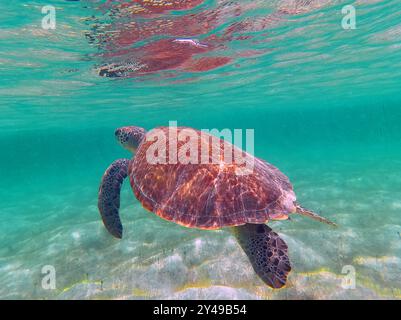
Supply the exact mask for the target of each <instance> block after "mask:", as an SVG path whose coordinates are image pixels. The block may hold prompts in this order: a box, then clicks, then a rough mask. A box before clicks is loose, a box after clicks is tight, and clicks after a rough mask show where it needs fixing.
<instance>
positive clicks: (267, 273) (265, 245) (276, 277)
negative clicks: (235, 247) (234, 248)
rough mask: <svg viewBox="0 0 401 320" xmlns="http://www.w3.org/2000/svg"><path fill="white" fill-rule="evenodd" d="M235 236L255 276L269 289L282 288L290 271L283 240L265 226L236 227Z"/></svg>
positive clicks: (286, 248)
mask: <svg viewBox="0 0 401 320" xmlns="http://www.w3.org/2000/svg"><path fill="white" fill-rule="evenodd" d="M235 234H236V236H237V239H238V241H239V243H240V245H241V247H242V249H243V250H244V251H245V253H246V254H247V256H248V258H249V260H250V261H251V264H252V267H253V269H254V270H255V272H256V274H257V275H258V276H259V277H260V278H261V279H262V280H263V281H264V282H265V283H266V284H267V285H268V286H269V287H272V288H281V287H283V286H284V285H285V283H286V281H287V276H288V273H289V272H290V271H291V264H290V261H289V258H288V247H287V244H286V243H285V242H284V240H283V239H281V238H280V236H279V235H278V234H277V233H275V232H274V231H273V230H272V229H271V228H269V227H268V226H267V225H265V224H245V225H243V226H238V227H235Z"/></svg>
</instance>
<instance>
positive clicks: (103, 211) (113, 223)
mask: <svg viewBox="0 0 401 320" xmlns="http://www.w3.org/2000/svg"><path fill="white" fill-rule="evenodd" d="M129 162H130V160H129V159H118V160H116V161H114V162H113V163H112V164H111V165H110V166H109V167H108V168H107V170H106V172H105V173H104V175H103V177H102V181H101V183H100V188H99V198H98V207H99V211H100V215H101V217H102V220H103V223H104V226H105V227H106V229H107V230H108V231H109V232H110V233H111V234H112V235H113V236H114V237H116V238H119V239H121V237H122V234H123V226H122V224H121V220H120V216H119V209H120V190H121V185H122V183H123V181H124V179H125V178H126V177H127V174H128V165H129Z"/></svg>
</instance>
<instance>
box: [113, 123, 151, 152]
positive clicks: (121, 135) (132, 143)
mask: <svg viewBox="0 0 401 320" xmlns="http://www.w3.org/2000/svg"><path fill="white" fill-rule="evenodd" d="M145 134H146V130H145V129H144V128H141V127H134V126H133V127H121V128H118V129H117V130H116V131H115V132H114V135H115V136H116V139H117V141H118V142H119V143H120V144H121V145H122V146H123V147H124V148H125V149H127V150H129V151H131V152H135V151H136V149H137V148H138V146H139V144H140V143H141V141H142V139H143V138H144V137H145Z"/></svg>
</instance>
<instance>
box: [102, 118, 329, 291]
mask: <svg viewBox="0 0 401 320" xmlns="http://www.w3.org/2000/svg"><path fill="white" fill-rule="evenodd" d="M115 136H116V138H117V140H118V141H119V142H120V143H121V144H122V146H123V147H125V148H126V149H128V150H130V151H131V152H133V153H134V156H133V158H132V159H131V160H130V159H119V160H116V161H114V162H113V163H112V164H111V165H110V166H109V167H108V168H107V170H106V172H105V173H104V175H103V178H102V180H101V184H100V188H99V200H98V207H99V211H100V214H101V217H102V220H103V223H104V225H105V227H106V229H107V230H108V231H109V232H110V233H111V234H112V235H113V236H114V237H116V238H121V237H122V231H123V228H122V225H121V221H120V217H119V207H120V189H121V185H122V183H123V180H124V179H125V178H126V177H127V176H129V180H130V183H131V187H132V189H133V191H134V194H135V196H136V198H137V199H138V200H139V201H140V202H141V204H142V206H143V207H144V208H145V209H147V210H149V211H151V212H154V213H155V214H156V215H158V216H160V217H162V218H164V219H166V220H169V221H172V222H175V223H177V224H180V225H183V226H186V227H190V228H199V229H219V228H222V227H234V228H233V231H234V234H235V235H236V237H237V239H238V241H239V244H240V246H241V247H242V249H243V250H244V251H245V253H246V254H247V256H248V257H249V259H250V261H251V264H252V266H253V268H254V270H255V272H256V273H257V274H258V276H259V277H260V278H261V279H262V280H263V281H264V282H265V283H266V284H267V285H269V286H270V287H272V288H281V287H283V286H284V285H285V283H286V280H287V276H288V273H289V272H290V270H291V265H290V261H289V258H288V252H287V249H288V248H287V244H286V243H285V242H284V240H283V239H282V238H281V237H280V236H279V235H278V234H277V233H275V232H274V231H272V229H271V228H270V227H268V226H267V225H266V223H267V222H268V221H270V220H283V219H288V215H289V214H291V213H293V214H294V213H297V214H301V215H305V216H309V217H311V218H314V219H316V220H319V221H321V222H326V223H328V224H332V225H334V223H333V222H331V221H329V220H327V219H325V218H323V217H321V216H318V215H317V214H316V213H314V212H312V211H310V210H307V209H305V208H303V207H301V206H300V205H299V204H298V203H297V202H296V197H295V194H294V191H293V188H292V185H291V184H290V182H289V180H288V178H287V177H286V176H285V175H284V174H283V173H281V172H280V171H279V170H278V169H277V168H276V167H274V166H272V165H271V164H269V163H267V162H265V161H264V160H261V159H259V158H256V157H253V156H251V155H250V154H249V153H246V152H245V151H242V150H241V149H239V148H237V147H235V146H233V145H232V144H231V143H229V142H227V141H225V140H223V139H220V138H217V137H216V136H212V135H210V134H208V133H205V132H203V131H198V130H195V129H192V128H187V127H158V128H155V129H153V130H151V131H149V132H146V131H145V129H143V128H140V127H135V126H130V127H122V128H119V129H117V130H116V131H115ZM183 137H184V138H183ZM216 150H217V152H216ZM227 150H229V151H228V152H227ZM223 151H224V152H223ZM191 153H192V154H191ZM230 155H231V156H230ZM238 155H239V156H241V157H242V158H241V157H239V156H238ZM163 157H164V158H163ZM167 158H168V159H167ZM163 159H164V160H166V161H163ZM244 160H245V161H244ZM249 164H252V167H251V166H250V165H249Z"/></svg>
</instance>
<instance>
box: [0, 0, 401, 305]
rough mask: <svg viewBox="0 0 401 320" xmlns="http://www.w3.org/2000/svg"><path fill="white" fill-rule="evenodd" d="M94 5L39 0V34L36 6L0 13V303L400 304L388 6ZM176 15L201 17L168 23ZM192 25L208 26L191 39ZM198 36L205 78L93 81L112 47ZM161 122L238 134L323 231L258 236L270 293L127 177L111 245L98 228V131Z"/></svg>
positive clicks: (399, 187) (306, 227)
mask: <svg viewBox="0 0 401 320" xmlns="http://www.w3.org/2000/svg"><path fill="white" fill-rule="evenodd" d="M103 2H105V1H103ZM103 2H102V1H86V2H83V1H80V2H77V1H61V0H57V1H56V0H52V1H51V4H53V5H54V6H55V7H56V9H57V10H56V13H57V16H56V17H57V27H56V29H55V30H44V29H42V28H41V19H42V18H43V16H44V15H43V14H42V13H41V8H42V6H44V5H48V4H49V2H48V1H24V2H22V1H15V0H14V1H7V2H6V3H5V2H2V3H1V4H0V9H1V10H0V21H2V22H1V28H0V43H1V45H0V72H1V77H0V103H1V118H0V150H1V157H0V168H1V170H0V200H1V206H0V214H1V220H2V223H1V224H0V243H1V246H0V270H1V272H0V298H2V299H11V298H18V299H27V298H35V299H79V298H85V299H99V298H107V299H111V298H113V299H143V298H162V299H170V298H182V299H190V298H193V299H198V298H210V299H220V298H245V299H248V298H249V299H282V298H284V299H285V298H288V299H328V298H331V299H351V298H357V299H372V298H386V299H400V297H401V276H400V268H401V234H400V232H401V217H400V211H401V148H400V147H401V143H400V141H401V125H400V123H401V108H400V106H401V95H400V89H401V82H400V79H401V64H400V59H399V57H400V50H401V40H400V39H401V4H400V2H399V1H396V0H384V1H380V0H375V1H373V0H371V1H340V0H338V1H335V0H333V1H330V0H327V1H318V0H316V1H313V0H312V1H295V0H293V1H287V0H282V1H242V2H238V3H237V2H235V1H211V0H210V1H209V0H208V1H204V2H202V3H200V2H201V1H199V3H200V4H199V5H198V6H195V7H194V8H187V9H186V10H175V11H171V12H169V11H166V12H163V13H157V14H154V15H149V16H140V15H137V16H135V15H134V16H127V15H126V14H124V11H123V10H121V9H118V8H117V9H116V7H118V6H117V4H116V2H118V1H114V2H112V3H111V8H110V7H107V6H104V5H102V3H103ZM346 4H353V5H354V6H355V8H356V10H357V20H356V21H357V25H356V26H357V28H356V29H355V30H344V29H343V28H342V27H341V20H342V18H343V15H342V14H341V8H342V7H343V6H344V5H346ZM218 8H223V9H218ZM294 8H295V9H296V10H294ZM213 10H220V11H218V14H216V11H213ZM111 12H113V14H112V13H111ZM233 12H235V13H236V14H233ZM202 13H204V15H202ZM192 14H201V15H200V17H201V18H200V19H197V20H196V21H195V22H193V23H188V22H187V20H182V19H186V17H191V15H192ZM161 17H162V18H166V17H167V18H169V19H172V20H173V21H175V22H174V23H175V25H176V27H175V28H174V32H173V31H171V29H168V28H166V27H165V26H166V24H165V22H164V23H163V24H161V25H160V27H157V28H155V29H157V30H158V31H153V33H152V34H151V35H148V34H146V32H145V31H141V32H142V33H141V37H139V38H140V39H137V40H135V41H133V43H124V44H122V43H121V42H118V41H119V40H118V39H119V38H118V36H119V35H120V32H121V30H125V29H127V28H128V27H127V26H128V25H129V23H131V22H132V21H139V22H138V23H140V24H145V23H147V24H149V23H150V24H157V23H158V22H157V21H156V20H157V19H160V18H161ZM195 17H197V16H196V15H195ZM180 19H181V20H180ZM183 21H185V23H184V22H183ZM205 21H207V22H208V25H209V26H210V28H209V29H208V30H201V29H202V28H200V27H199V30H195V31H194V30H192V29H191V27H193V26H197V24H198V25H199V26H200V25H204V22H205ZM235 23H236V24H235ZM233 24H235V25H236V26H239V27H237V28H236V31H235V32H234V33H233V34H230V36H227V33H225V32H226V31H227V30H229V28H230V26H232V25H233ZM177 26H180V27H177ZM190 29H191V30H190ZM195 29H196V28H195ZM119 30H120V31H119ZM128 31H129V34H135V32H136V31H135V30H131V29H129V28H128ZM213 36H215V37H217V39H219V40H218V41H217V40H216V41H215V45H216V46H217V47H218V48H217V49H215V50H214V51H210V52H205V53H202V54H201V55H204V56H219V57H228V58H229V59H230V60H229V61H228V60H227V63H225V64H223V65H221V66H220V67H218V68H214V69H213V68H211V69H209V70H204V71H201V70H194V69H193V68H192V69H191V68H186V67H185V68H184V67H183V66H184V65H185V66H187V65H188V64H191V61H192V59H194V57H190V58H189V60H188V61H185V62H183V63H181V62H180V63H178V64H177V65H174V66H173V67H171V68H167V69H165V70H164V69H163V70H159V69H158V70H156V71H154V72H151V73H143V74H131V75H124V76H123V77H118V78H112V77H101V76H99V68H101V67H102V66H105V65H110V64H111V63H114V64H118V63H120V62H121V61H123V58H122V57H121V56H120V55H119V54H116V52H118V51H119V50H121V49H123V48H125V49H126V48H135V50H137V51H136V52H137V53H136V54H139V55H140V57H146V54H147V52H146V51H145V49H144V48H146V45H149V44H152V43H154V42H156V41H159V40H160V39H166V38H167V39H170V38H173V39H174V38H196V39H199V41H200V42H204V43H208V41H211V40H210V39H212V38H213ZM142 38H143V39H142ZM141 50H142V51H141ZM138 52H139V53H138ZM111 55H113V57H112V58H110V56H111ZM151 58H152V57H151ZM151 58H149V59H151ZM166 59H168V58H166ZM161 60H163V57H162V59H161ZM169 61H171V59H170V60H169ZM163 62H164V61H163ZM159 63H160V61H159ZM209 65H210V64H209ZM170 120H173V121H178V124H179V125H185V126H191V127H194V128H198V129H201V128H204V129H212V128H218V129H220V130H221V129H223V128H229V129H234V128H240V129H247V128H251V129H254V130H255V154H256V156H258V157H261V158H263V159H265V160H267V161H269V162H271V163H273V164H274V165H276V166H277V167H279V168H280V169H281V170H282V171H283V172H284V173H285V174H286V175H288V177H289V178H290V179H291V181H292V183H293V185H294V189H295V192H296V194H297V196H298V199H299V201H300V202H301V203H302V204H303V205H305V206H306V207H309V208H312V209H314V210H316V211H318V212H321V213H322V214H323V215H325V216H327V217H328V218H330V219H332V220H334V221H335V222H337V224H338V225H339V227H338V228H336V229H334V228H330V227H329V226H327V225H323V224H319V223H316V222H315V221H311V220H308V219H305V218H302V217H297V216H296V217H293V218H292V220H291V221H280V222H272V223H270V224H269V225H270V226H271V227H272V228H273V229H274V230H276V231H277V232H278V233H280V235H282V237H283V238H284V239H285V240H286V242H287V243H288V246H289V254H290V259H291V261H292V265H293V271H292V272H291V274H290V276H289V282H288V285H287V286H286V288H284V289H281V290H276V291H274V290H272V289H270V288H268V287H267V286H266V285H265V284H264V283H263V282H262V281H261V280H260V279H259V278H258V277H257V276H256V275H255V273H254V271H253V269H252V268H251V266H250V263H249V261H248V259H247V258H246V256H245V254H244V253H243V252H242V250H241V248H240V247H239V245H238V244H237V243H236V240H235V238H234V237H233V235H232V234H231V233H230V232H229V231H228V230H220V231H202V230H195V229H187V228H183V227H181V226H178V225H175V224H173V223H170V222H167V221H164V220H162V219H160V218H158V217H157V216H155V215H153V214H149V213H148V212H147V211H145V210H144V209H143V208H142V207H141V205H140V204H139V203H138V201H137V200H136V199H135V198H134V197H133V195H132V191H131V190H130V187H129V184H128V183H125V184H124V186H123V190H122V200H121V203H122V204H121V216H122V220H123V224H124V228H125V235H124V238H123V239H122V240H120V241H118V240H115V239H113V238H112V237H111V236H110V235H109V234H108V233H107V232H106V231H105V229H104V227H103V225H102V223H101V220H100V217H99V214H98V211H97V191H98V184H99V182H100V178H101V176H102V174H103V172H104V170H105V169H106V168H107V166H108V165H109V164H110V163H111V162H112V161H113V160H115V159H117V158H121V157H129V154H128V153H127V151H125V150H124V149H122V148H121V147H120V146H119V145H117V143H116V141H115V138H114V134H113V133H114V129H115V128H117V127H120V126H123V125H138V126H142V127H145V128H147V129H151V128H153V127H156V126H160V125H168V121H170ZM46 265H52V266H54V268H55V270H56V288H55V289H54V290H46V289H44V288H43V287H42V285H41V282H42V278H43V274H42V273H41V271H42V267H43V266H46ZM344 266H352V267H353V268H354V270H355V277H356V278H355V283H356V287H355V289H346V288H344V287H343V286H342V281H343V280H344V278H345V276H346V275H345V274H343V273H342V271H343V267H344Z"/></svg>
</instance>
